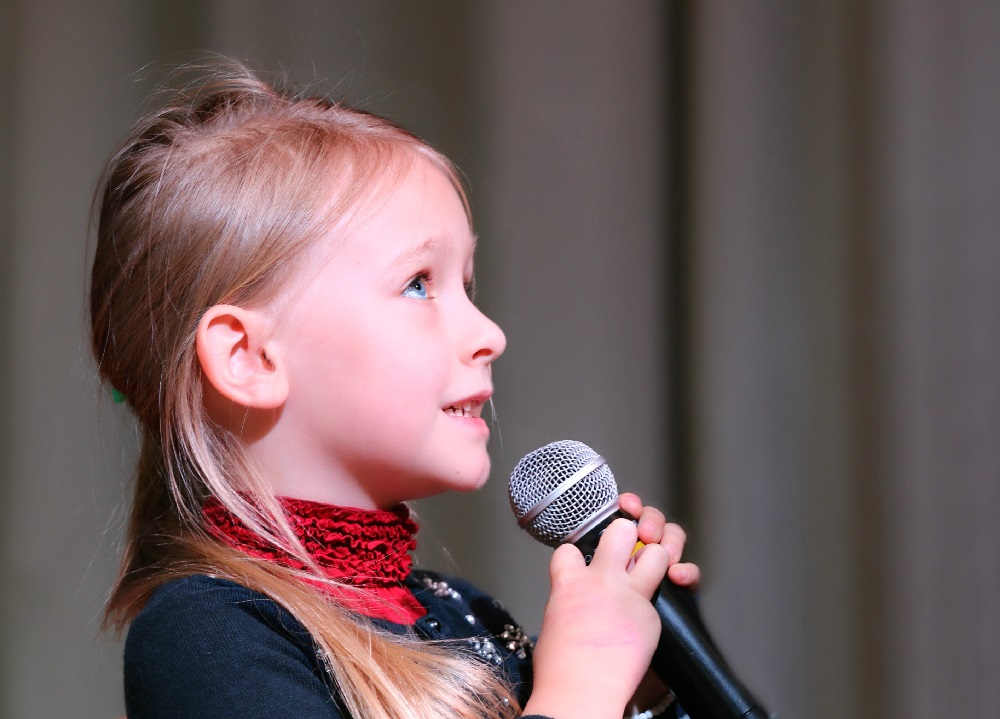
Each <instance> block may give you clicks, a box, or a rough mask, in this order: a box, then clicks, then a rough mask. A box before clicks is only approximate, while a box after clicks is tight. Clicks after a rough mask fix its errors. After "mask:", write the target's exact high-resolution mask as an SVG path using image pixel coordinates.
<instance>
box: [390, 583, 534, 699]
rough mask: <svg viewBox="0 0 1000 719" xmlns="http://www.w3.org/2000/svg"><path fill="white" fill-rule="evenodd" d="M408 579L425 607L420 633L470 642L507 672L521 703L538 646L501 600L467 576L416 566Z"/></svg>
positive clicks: (469, 647) (481, 654)
mask: <svg viewBox="0 0 1000 719" xmlns="http://www.w3.org/2000/svg"><path fill="white" fill-rule="evenodd" d="M409 584H410V587H411V589H412V590H413V593H414V595H415V596H416V597H417V599H418V601H420V603H421V604H423V605H424V607H425V608H426V609H427V615H426V616H424V617H423V618H421V619H419V620H418V621H417V624H416V630H417V633H418V634H420V635H421V636H423V637H425V638H426V639H430V640H450V641H453V642H458V643H460V644H461V643H464V644H466V645H467V647H468V649H470V650H471V651H472V652H473V653H474V654H476V655H477V656H479V657H480V658H481V659H483V660H484V661H486V662H488V663H490V664H492V665H494V666H495V667H496V668H497V669H498V670H500V672H501V673H502V674H504V675H505V676H506V678H507V680H508V681H509V682H510V683H511V685H512V686H513V688H514V691H515V694H516V695H517V696H518V698H519V701H521V703H522V704H523V703H524V701H525V700H526V699H527V696H528V694H529V693H530V692H531V684H532V669H531V655H532V649H533V646H534V645H533V642H532V640H531V638H530V637H528V636H527V634H526V633H525V632H524V630H523V629H522V628H521V627H520V626H519V625H518V624H517V622H515V621H514V619H513V618H512V617H511V615H510V614H509V613H508V612H507V610H506V609H504V607H503V605H502V604H500V602H499V601H497V600H496V599H494V598H493V597H491V596H490V595H489V594H487V593H486V592H483V591H482V590H481V589H479V588H478V587H476V586H475V585H473V584H471V583H469V582H467V581H465V580H463V579H459V578H457V577H449V576H444V575H441V574H438V573H436V572H431V571H427V570H414V571H413V572H412V573H411V575H410V578H409Z"/></svg>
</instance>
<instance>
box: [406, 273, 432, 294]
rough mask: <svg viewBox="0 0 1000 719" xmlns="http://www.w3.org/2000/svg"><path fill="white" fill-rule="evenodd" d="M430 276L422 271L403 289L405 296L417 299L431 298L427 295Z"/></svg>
mask: <svg viewBox="0 0 1000 719" xmlns="http://www.w3.org/2000/svg"><path fill="white" fill-rule="evenodd" d="M427 283H428V277H427V275H426V274H424V273H421V274H419V275H417V276H416V277H414V278H413V279H412V280H410V283H409V284H408V285H407V286H406V289H404V290H403V297H412V298H413V299H415V300H426V299H430V298H429V297H428V295H427Z"/></svg>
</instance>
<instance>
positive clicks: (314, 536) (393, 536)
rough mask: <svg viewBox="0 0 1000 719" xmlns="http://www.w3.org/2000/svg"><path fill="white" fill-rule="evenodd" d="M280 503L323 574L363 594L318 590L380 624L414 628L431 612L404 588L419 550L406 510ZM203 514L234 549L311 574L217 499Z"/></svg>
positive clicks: (299, 501)
mask: <svg viewBox="0 0 1000 719" xmlns="http://www.w3.org/2000/svg"><path fill="white" fill-rule="evenodd" d="M279 501H280V502H281V504H282V506H283V507H284V509H285V512H286V516H287V517H288V522H289V525H290V526H291V528H292V530H293V531H294V532H295V535H296V537H298V539H299V541H300V542H302V545H303V546H304V547H305V548H306V551H307V552H308V553H309V556H310V557H311V558H312V559H313V560H314V561H315V562H316V564H317V565H318V566H319V567H320V569H321V570H322V571H323V574H324V575H325V576H326V577H327V578H330V579H336V580H338V581H339V582H343V583H344V584H349V585H352V586H354V587H357V588H359V589H363V590H364V591H363V592H359V591H354V590H350V589H343V588H340V587H337V586H336V585H329V584H326V583H325V582H316V583H315V584H316V586H318V587H321V588H323V589H324V590H325V591H327V592H328V593H330V594H331V595H332V596H334V597H335V598H336V599H337V600H338V601H340V602H341V603H342V604H344V605H345V606H346V607H347V608H348V609H351V610H353V611H357V612H359V613H361V614H364V615H366V616H369V617H373V618H377V619H387V620H389V621H392V622H397V623H399V624H413V622H415V621H416V620H417V619H419V618H420V617H422V616H424V614H426V613H427V610H426V609H424V607H423V606H422V605H421V604H420V603H419V602H418V601H417V599H416V597H414V596H413V593H412V592H411V591H410V590H409V588H407V587H406V586H405V584H404V580H405V579H406V577H407V576H409V573H410V568H411V566H412V563H413V560H412V558H411V557H410V552H411V551H412V550H413V549H414V548H416V546H417V540H416V533H417V524H416V522H414V521H413V520H412V519H411V518H410V513H409V510H408V509H407V508H406V507H405V506H403V505H400V506H399V508H398V509H396V510H393V511H387V510H362V509H354V508H351V507H337V506H334V505H330V504H323V503H320V502H312V501H309V500H304V499H292V498H289V497H282V498H280V499H279ZM203 514H204V517H205V522H206V526H207V527H208V530H209V531H210V532H212V534H214V535H215V536H216V537H218V538H219V539H221V540H222V541H224V542H226V543H228V544H229V545H230V546H232V547H235V548H236V549H239V550H240V551H242V552H245V553H246V554H249V555H250V556H251V557H257V558H259V559H266V560H268V561H271V562H275V563H276V564H280V565H282V566H284V567H291V568H294V569H301V570H306V569H308V567H307V566H306V565H305V564H304V563H303V562H302V561H300V560H299V559H297V558H295V557H293V556H291V555H289V554H288V553H287V552H285V551H284V550H281V549H278V548H277V547H274V546H272V545H270V544H268V543H266V542H265V541H264V540H263V539H262V538H261V537H259V536H258V535H256V534H254V533H253V532H251V531H250V530H249V529H248V528H247V527H246V525H244V524H243V523H242V522H241V521H240V520H239V519H237V518H236V517H234V516H233V515H232V514H230V512H229V511H228V510H227V509H226V508H225V507H223V506H222V504H221V503H220V502H219V501H218V500H217V499H215V498H214V497H211V498H209V500H208V501H207V502H206V503H205V506H204V508H203Z"/></svg>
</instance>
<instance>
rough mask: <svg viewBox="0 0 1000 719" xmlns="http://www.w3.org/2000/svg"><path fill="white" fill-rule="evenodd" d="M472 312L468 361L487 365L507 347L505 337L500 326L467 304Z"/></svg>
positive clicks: (473, 306) (470, 304) (476, 308)
mask: <svg viewBox="0 0 1000 719" xmlns="http://www.w3.org/2000/svg"><path fill="white" fill-rule="evenodd" d="M469 307H470V308H471V310H472V321H471V328H472V330H471V332H470V337H471V338H472V340H473V341H472V343H471V345H470V346H471V347H472V354H471V355H470V359H471V360H472V361H473V362H485V363H486V364H489V363H490V362H492V361H493V360H495V359H496V358H497V357H499V356H500V355H501V354H503V351H504V349H505V348H506V347H507V336H506V335H504V333H503V330H502V329H500V325H498V324H497V323H496V322H494V321H493V320H491V319H490V318H489V317H487V316H486V315H485V314H483V311H482V310H480V309H479V308H478V307H476V306H475V305H473V304H472V303H471V302H470V303H469Z"/></svg>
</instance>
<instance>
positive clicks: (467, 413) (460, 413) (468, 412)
mask: <svg viewBox="0 0 1000 719" xmlns="http://www.w3.org/2000/svg"><path fill="white" fill-rule="evenodd" d="M445 412H447V413H448V414H453V415H455V416H457V417H471V416H472V402H466V403H465V404H463V405H461V406H456V405H452V406H451V407H448V408H447V409H445Z"/></svg>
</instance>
